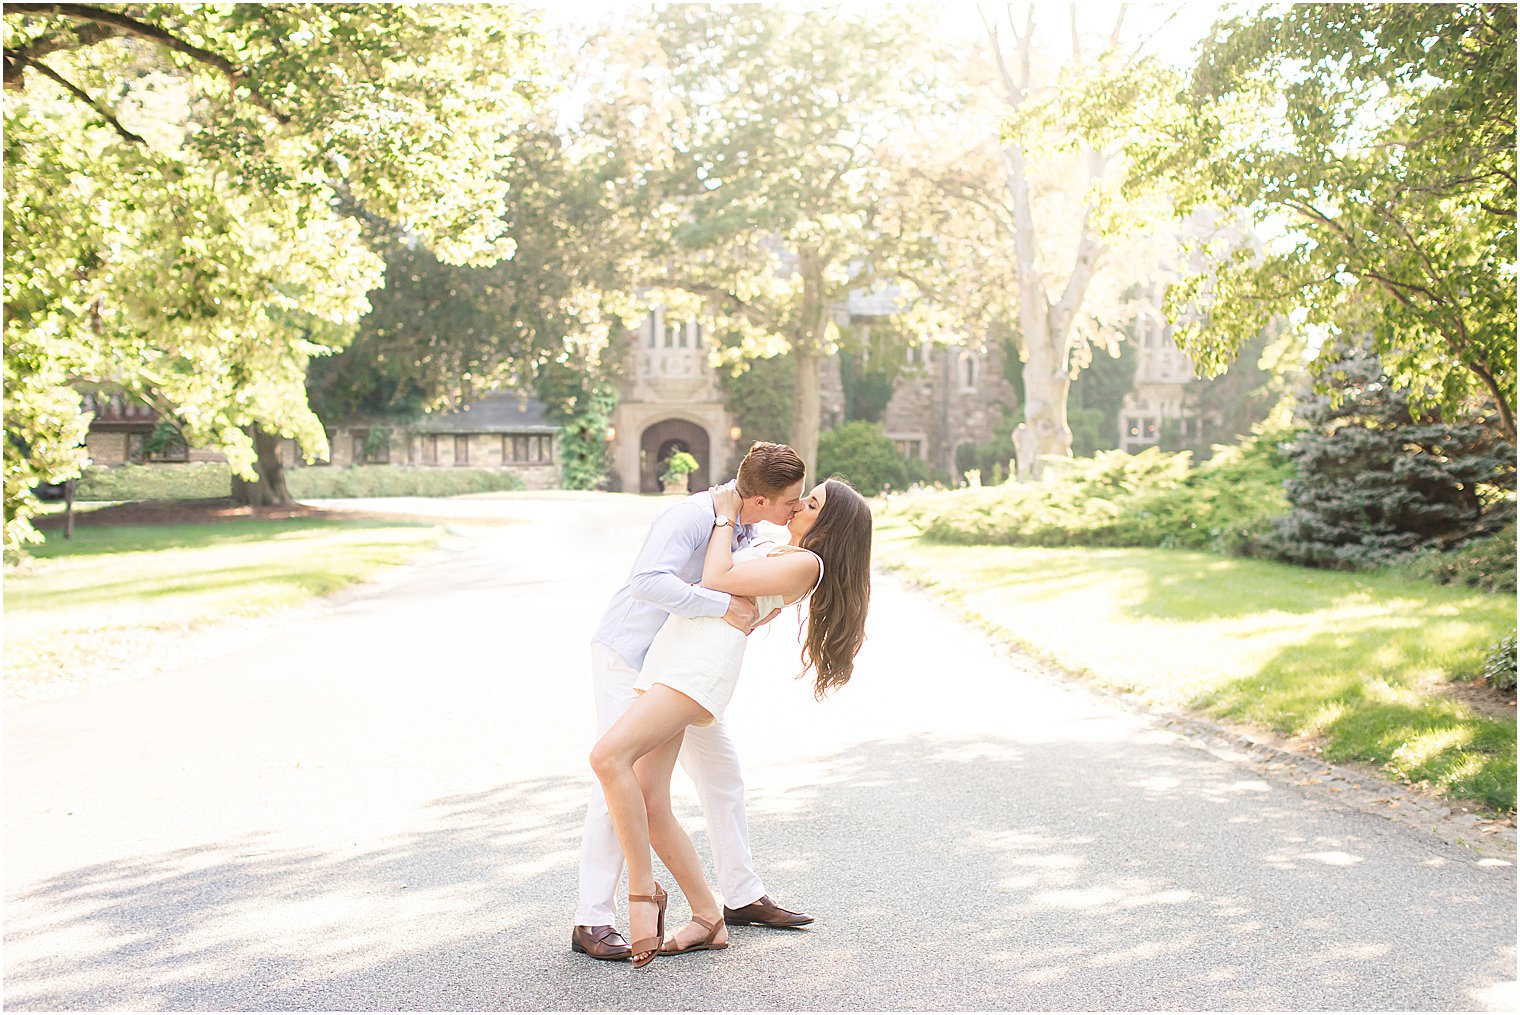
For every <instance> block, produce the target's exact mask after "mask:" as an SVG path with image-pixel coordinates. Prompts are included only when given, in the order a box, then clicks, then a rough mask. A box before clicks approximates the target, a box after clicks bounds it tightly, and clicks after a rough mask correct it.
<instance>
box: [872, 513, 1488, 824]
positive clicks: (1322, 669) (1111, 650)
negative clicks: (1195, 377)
mask: <svg viewBox="0 0 1520 1015" xmlns="http://www.w3.org/2000/svg"><path fill="white" fill-rule="evenodd" d="M877 553H878V556H879V558H880V560H881V562H882V563H884V564H886V565H887V566H889V567H897V568H900V569H902V570H903V571H905V572H906V573H907V574H908V575H909V576H910V577H912V578H913V579H915V580H917V581H919V582H921V583H923V584H925V585H927V586H929V587H931V588H933V589H934V590H935V591H936V592H937V593H939V594H941V595H943V596H945V597H946V598H948V599H949V600H951V601H952V602H953V603H955V604H956V605H957V606H958V607H960V608H961V609H962V610H964V611H966V612H968V613H970V614H972V615H974V616H976V617H978V618H979V619H981V620H982V621H984V622H985V623H987V624H988V625H989V626H991V627H992V628H993V629H995V630H996V631H997V632H998V633H999V634H1000V635H1002V636H1003V637H1005V638H1007V639H1009V640H1010V641H1012V642H1014V643H1017V644H1019V645H1021V646H1023V647H1024V648H1026V649H1028V650H1030V651H1031V652H1032V653H1034V654H1035V655H1038V656H1040V657H1042V658H1045V659H1047V660H1049V661H1051V662H1053V663H1055V664H1056V665H1058V666H1060V667H1062V668H1064V669H1068V670H1073V671H1078V672H1083V673H1087V674H1089V675H1091V676H1092V677H1094V678H1095V679H1097V680H1098V681H1099V682H1100V683H1102V684H1103V685H1105V686H1108V687H1111V688H1114V689H1117V690H1122V691H1125V692H1129V693H1131V694H1133V695H1136V696H1137V697H1139V698H1140V699H1142V700H1143V701H1145V702H1146V703H1148V704H1152V705H1158V706H1162V707H1169V708H1184V709H1191V710H1194V711H1198V712H1202V713H1205V714H1207V715H1210V716H1214V717H1216V718H1220V719H1225V720H1229V721H1233V722H1239V723H1245V724H1250V725H1254V726H1257V727H1263V728H1266V729H1270V730H1273V731H1275V732H1277V733H1281V734H1287V735H1290V736H1303V737H1315V738H1322V741H1321V742H1322V744H1323V751H1324V756H1325V757H1326V758H1327V759H1329V760H1332V761H1348V760H1354V761H1360V762H1366V763H1370V764H1372V765H1375V766H1378V767H1380V768H1382V769H1383V770H1384V772H1385V773H1386V774H1387V775H1389V776H1390V777H1392V778H1395V779H1398V780H1401V781H1405V782H1411V783H1425V784H1428V785H1429V786H1430V787H1432V788H1434V789H1436V790H1437V791H1439V792H1442V793H1445V794H1449V795H1451V796H1454V797H1460V798H1464V799H1468V800H1474V801H1478V802H1480V803H1483V804H1485V805H1487V806H1489V807H1493V808H1496V809H1499V810H1504V811H1510V810H1513V809H1514V806H1515V720H1514V717H1513V715H1511V716H1508V717H1504V718H1494V717H1490V716H1486V715H1483V714H1481V713H1479V712H1476V711H1474V710H1473V709H1471V708H1470V707H1468V706H1466V705H1463V704H1461V703H1460V702H1458V701H1456V700H1454V699H1452V698H1451V697H1449V696H1447V695H1444V694H1442V693H1440V690H1439V688H1440V686H1441V685H1442V684H1444V683H1446V682H1447V681H1450V680H1464V679H1472V678H1474V677H1476V676H1477V675H1478V673H1479V672H1480V671H1481V670H1482V666H1483V660H1484V657H1485V655H1486V654H1487V650H1488V648H1489V646H1491V645H1492V644H1493V643H1494V642H1497V641H1498V640H1499V639H1501V638H1503V637H1505V636H1507V635H1508V634H1509V633H1510V632H1511V631H1512V630H1513V629H1514V624H1515V596H1513V595H1505V594H1494V593H1482V592H1476V591H1473V590H1470V589H1460V588H1453V587H1450V586H1437V585H1433V584H1430V583H1427V582H1422V581H1418V580H1411V579H1407V578H1399V577H1395V576H1393V575H1388V574H1350V573H1345V572H1334V571H1316V570H1310V569H1307V568H1297V567H1290V566H1287V565H1282V564H1274V563H1269V562H1266V561H1259V560H1247V559H1238V558H1227V557H1219V556H1214V555H1212V554H1207V553H1194V552H1184V551H1172V550H1153V549H1115V550H1108V549H1091V548H1073V549H1041V548H1030V547H1009V546H947V545H940V544H933V543H927V542H924V541H921V540H919V539H918V538H917V535H916V531H915V530H914V529H912V528H911V527H910V526H908V525H907V524H906V523H904V522H902V521H900V520H897V519H893V518H891V517H888V518H886V519H884V520H883V521H882V522H881V523H880V524H879V525H878V527H877Z"/></svg>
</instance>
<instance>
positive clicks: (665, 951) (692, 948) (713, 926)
mask: <svg viewBox="0 0 1520 1015" xmlns="http://www.w3.org/2000/svg"><path fill="white" fill-rule="evenodd" d="M691 922H692V923H695V924H697V925H699V926H702V927H706V928H707V936H706V937H705V938H703V939H702V940H700V941H698V942H697V943H696V944H690V945H687V946H686V947H685V948H681V947H679V946H676V945H673V944H672V943H671V942H673V941H674V940H675V938H671V939H670V941H667V942H665V943H664V944H662V945H660V954H661V955H685V954H686V953H687V952H718V951H722V950H723V949H725V948H727V947H728V942H727V941H724V942H723V943H722V944H718V943H716V942H715V941H713V938H715V937H717V936H718V931H719V930H721V929H722V927H723V917H721V916H720V917H718V919H717V922H716V923H708V922H707V921H706V920H704V919H702V918H701V917H700V916H698V915H697V914H695V913H693V914H692V915H691Z"/></svg>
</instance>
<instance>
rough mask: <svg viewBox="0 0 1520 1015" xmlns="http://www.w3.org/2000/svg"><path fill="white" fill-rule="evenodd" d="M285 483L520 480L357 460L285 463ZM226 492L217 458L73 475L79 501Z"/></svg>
mask: <svg viewBox="0 0 1520 1015" xmlns="http://www.w3.org/2000/svg"><path fill="white" fill-rule="evenodd" d="M285 483H286V486H287V488H288V489H289V490H290V495H291V496H292V497H294V498H296V499H297V500H321V499H327V498H338V497H451V496H455V495H458V494H464V493H494V492H499V491H508V490H521V489H523V481H522V480H521V479H520V478H519V477H518V476H516V475H515V474H513V473H511V472H506V471H503V470H499V469H413V468H408V467H406V466H401V465H359V466H354V467H353V468H348V469H335V468H318V467H307V468H300V469H287V470H286V472H285ZM231 494H232V473H231V470H229V469H228V467H227V465H226V464H225V463H222V462H193V463H188V464H164V465H119V466H115V467H111V468H104V467H100V468H91V469H87V470H85V474H84V476H83V477H81V478H80V480H79V485H78V487H77V489H76V491H75V498H76V499H78V500H81V501H102V500H105V501H132V500H209V499H214V498H218V497H229V496H231Z"/></svg>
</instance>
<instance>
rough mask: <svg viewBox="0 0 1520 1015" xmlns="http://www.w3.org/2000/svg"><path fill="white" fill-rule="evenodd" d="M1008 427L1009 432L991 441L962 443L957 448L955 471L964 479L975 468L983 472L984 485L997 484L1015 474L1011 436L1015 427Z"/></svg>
mask: <svg viewBox="0 0 1520 1015" xmlns="http://www.w3.org/2000/svg"><path fill="white" fill-rule="evenodd" d="M1007 429H1008V433H1005V434H1001V435H999V436H997V437H994V438H993V439H992V440H990V441H984V442H982V443H981V444H971V443H967V444H962V445H961V446H960V447H958V448H956V449H955V471H956V472H958V473H959V474H960V476H961V478H962V479H964V478H965V476H966V473H968V472H970V471H971V470H973V469H975V470H977V471H978V472H979V473H980V474H981V481H982V485H983V486H997V485H998V484H999V483H1002V482H1004V481H1005V480H1007V479H1008V478H1009V477H1010V476H1012V475H1014V468H1013V466H1012V462H1013V454H1014V447H1013V438H1012V437H1011V436H1009V434H1011V433H1012V432H1013V428H1012V427H1011V426H1009V427H1008V428H1007Z"/></svg>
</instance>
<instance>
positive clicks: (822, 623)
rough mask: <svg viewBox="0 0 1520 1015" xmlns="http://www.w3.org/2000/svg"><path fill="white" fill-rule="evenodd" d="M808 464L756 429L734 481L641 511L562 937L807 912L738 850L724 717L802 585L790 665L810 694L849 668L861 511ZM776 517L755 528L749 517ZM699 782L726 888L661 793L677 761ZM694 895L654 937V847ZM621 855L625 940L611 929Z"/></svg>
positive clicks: (862, 550) (859, 586)
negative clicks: (746, 667)
mask: <svg viewBox="0 0 1520 1015" xmlns="http://www.w3.org/2000/svg"><path fill="white" fill-rule="evenodd" d="M805 472H806V468H805V466H804V465H803V462H802V459H801V458H800V457H799V456H798V455H797V452H796V451H794V450H792V449H791V448H790V447H788V446H787V445H785V444H769V443H766V442H763V441H759V442H756V443H755V444H754V445H753V446H752V447H751V448H750V449H749V453H748V454H746V455H745V456H744V460H743V462H741V463H740V465H739V471H738V475H737V477H736V478H735V479H734V481H733V482H731V483H726V484H724V485H722V486H717V487H714V488H713V489H711V490H709V491H705V492H702V493H697V494H694V495H692V496H690V497H687V498H685V499H683V500H681V501H680V502H679V503H677V504H675V505H674V506H672V507H670V508H668V509H667V510H665V511H664V512H663V513H661V514H660V516H659V517H658V518H656V519H655V521H654V523H653V524H652V525H651V526H650V528H649V532H648V534H647V535H646V536H645V538H644V545H643V547H642V548H640V550H639V553H638V556H637V557H636V558H635V560H634V563H633V568H632V570H631V571H630V572H629V575H628V580H627V581H626V582H624V583H623V586H622V588H620V589H618V591H617V593H616V594H615V595H614V596H613V597H612V602H611V604H610V605H609V606H608V608H607V612H606V614H605V615H604V616H603V618H602V621H601V625H600V626H599V627H598V628H597V631H596V634H595V636H594V637H593V639H592V671H591V672H592V685H593V691H594V693H595V697H596V711H597V731H598V735H599V739H598V740H597V742H596V745H595V746H594V747H593V748H592V750H591V768H592V770H593V771H594V772H595V773H596V777H597V780H598V781H599V782H600V784H601V785H600V790H599V791H598V792H595V793H593V794H592V800H591V805H590V807H588V808H587V811H586V826H585V832H584V834H583V838H582V843H581V868H580V901H579V903H578V906H577V911H576V919H575V922H576V927H575V929H574V931H573V932H572V933H571V938H570V944H571V948H572V949H574V950H575V951H577V952H581V953H584V954H586V955H589V956H591V957H592V958H597V959H631V960H632V962H633V965H634V966H636V967H637V966H645V965H648V964H649V963H650V962H652V961H654V959H655V958H656V957H657V956H668V955H684V954H687V953H689V952H696V951H713V950H717V949H721V948H727V947H728V926H729V925H736V926H745V925H760V926H767V927H800V926H803V925H804V924H809V923H812V922H813V918H812V917H811V916H808V915H807V914H806V913H800V912H795V911H792V910H788V909H785V908H783V907H781V906H779V905H777V904H776V902H775V901H774V900H773V899H771V897H770V896H769V895H768V894H767V893H766V890H765V886H764V885H763V884H762V883H761V881H760V877H759V875H757V874H756V873H755V870H754V859H753V858H752V857H751V855H750V848H749V825H748V821H747V819H746V817H745V810H744V780H743V778H742V776H741V775H740V772H739V755H738V752H737V751H736V750H735V748H734V743H733V741H732V740H731V739H730V738H729V735H728V730H727V728H726V727H725V726H724V723H723V710H724V708H725V707H726V706H727V705H728V702H729V699H730V698H732V697H733V693H734V688H735V686H736V685H737V684H738V680H739V668H740V664H741V663H742V662H743V660H744V648H745V638H746V637H747V636H748V635H749V633H750V632H751V631H752V630H754V629H755V628H756V627H759V626H760V625H761V624H765V623H768V622H770V621H771V620H773V619H774V618H775V617H776V615H777V614H779V613H780V612H781V608H782V607H783V606H789V605H792V604H793V603H801V602H802V601H803V600H807V601H808V608H807V621H806V624H807V628H806V633H805V636H804V637H803V639H802V652H801V664H802V673H801V674H800V675H805V674H807V673H808V672H809V671H812V673H813V691H814V695H815V696H816V697H817V698H820V699H821V698H823V696H824V695H825V694H827V693H828V692H829V691H830V690H833V689H834V688H837V687H840V686H843V685H844V683H845V682H846V681H848V680H849V679H850V675H851V673H852V672H853V669H854V661H855V656H856V654H857V653H858V652H859V651H860V646H861V643H862V642H863V641H864V639H865V620H866V612H867V609H868V608H869V606H870V599H871V509H870V507H869V506H868V505H867V504H866V502H865V499H864V498H863V497H861V495H860V494H859V493H858V492H856V490H855V489H854V488H853V487H851V486H850V485H849V484H848V483H846V482H844V481H843V480H841V479H829V480H827V481H825V482H822V483H819V484H818V485H817V486H815V487H813V488H812V489H811V490H809V491H807V492H806V494H804V483H803V478H804V474H805ZM762 521H763V522H769V523H771V524H772V525H781V526H785V527H786V532H787V535H788V539H787V541H786V542H784V543H774V542H762V541H759V539H758V537H757V533H756V531H755V525H756V523H757V522H762ZM677 758H680V760H681V765H682V767H683V768H685V769H686V771H687V773H688V774H689V775H690V776H691V777H692V780H693V781H694V782H695V783H696V787H697V795H698V797H699V798H700V800H701V803H702V812H703V815H704V817H705V818H706V819H707V830H708V837H709V839H710V841H711V842H712V848H713V859H714V861H715V863H716V866H717V871H718V884H719V887H720V888H721V890H722V892H723V900H724V903H723V905H722V906H721V907H720V906H719V904H718V899H717V897H716V896H715V895H714V894H713V892H712V889H711V888H710V887H709V886H708V884H707V878H706V876H705V875H704V873H703V871H702V863H701V861H700V860H699V859H698V857H697V852H696V849H695V848H694V847H693V846H692V843H691V838H690V837H689V836H688V835H687V834H686V830H685V829H683V828H682V827H681V825H680V823H679V822H678V821H677V820H676V818H675V815H674V813H673V812H672V810H671V804H670V778H671V774H672V772H673V771H674V769H675V764H676V759H677ZM651 847H653V850H654V852H656V853H658V854H659V855H660V859H661V860H662V861H663V862H664V864H665V866H666V867H667V868H668V869H669V870H670V872H671V874H672V875H674V877H675V879H676V884H677V885H679V886H680V889H681V892H682V894H683V895H685V896H686V901H687V903H688V904H689V905H690V907H691V922H690V923H687V924H686V925H684V926H683V927H681V928H680V929H679V930H677V931H676V932H675V933H674V934H672V935H670V936H669V937H668V938H667V937H666V936H665V906H666V901H667V898H668V896H667V894H666V892H665V890H664V889H663V888H661V886H660V885H659V884H657V883H656V882H655V880H654V868H653V861H652V859H651V857H650V849H651ZM625 865H626V867H627V870H628V927H629V935H630V937H631V938H632V939H633V943H632V945H629V944H628V943H627V942H626V941H625V940H624V938H623V936H622V935H621V934H619V933H618V931H617V929H616V926H615V925H616V922H617V919H616V914H617V908H616V902H615V896H616V894H617V888H618V883H619V881H621V879H622V872H623V868H624V866H625Z"/></svg>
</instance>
